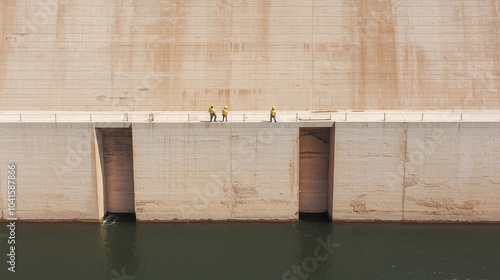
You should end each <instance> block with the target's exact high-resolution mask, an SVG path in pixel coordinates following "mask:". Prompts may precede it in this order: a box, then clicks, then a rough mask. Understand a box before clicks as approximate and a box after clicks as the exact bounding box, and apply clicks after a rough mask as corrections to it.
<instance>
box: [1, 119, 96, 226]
mask: <svg viewBox="0 0 500 280" xmlns="http://www.w3.org/2000/svg"><path fill="white" fill-rule="evenodd" d="M94 148H95V146H94V129H93V124H92V123H66V124H64V123H21V124H20V123H16V124H14V123H11V124H6V123H0V172H1V173H0V178H1V180H0V189H1V192H0V206H1V207H0V208H1V217H2V219H7V218H11V216H10V215H9V213H8V207H7V204H8V201H7V175H8V174H7V170H8V169H7V166H8V165H10V164H15V165H16V197H15V203H16V207H15V210H16V211H15V215H14V218H18V219H21V220H89V221H98V220H99V218H100V217H99V216H98V206H97V203H98V202H97V201H98V200H97V187H96V172H95V168H96V165H95V154H94Z"/></svg>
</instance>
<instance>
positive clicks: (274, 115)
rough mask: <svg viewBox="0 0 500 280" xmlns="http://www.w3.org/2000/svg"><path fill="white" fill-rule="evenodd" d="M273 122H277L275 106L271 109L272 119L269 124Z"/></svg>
mask: <svg viewBox="0 0 500 280" xmlns="http://www.w3.org/2000/svg"><path fill="white" fill-rule="evenodd" d="M273 120H274V122H276V110H275V107H274V106H273V108H272V109H271V119H270V120H269V122H272V121H273Z"/></svg>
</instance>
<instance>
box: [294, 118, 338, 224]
mask: <svg viewBox="0 0 500 280" xmlns="http://www.w3.org/2000/svg"><path fill="white" fill-rule="evenodd" d="M333 133H334V128H333V127H311V128H309V127H302V128H300V133H299V135H300V137H299V154H300V155H299V170H300V171H299V213H300V215H307V214H311V213H317V214H319V213H329V214H331V213H330V211H329V209H331V199H329V197H330V196H331V193H332V186H333V184H332V180H333V155H332V153H331V152H330V149H331V148H330V147H331V146H332V145H331V144H332V141H333V140H334V138H335V137H334V135H333ZM332 152H333V151H332ZM330 216H331V215H330Z"/></svg>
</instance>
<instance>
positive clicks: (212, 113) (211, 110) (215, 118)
mask: <svg viewBox="0 0 500 280" xmlns="http://www.w3.org/2000/svg"><path fill="white" fill-rule="evenodd" d="M208 112H209V113H210V122H212V119H214V122H216V121H217V115H216V114H215V108H214V104H212V105H210V109H208Z"/></svg>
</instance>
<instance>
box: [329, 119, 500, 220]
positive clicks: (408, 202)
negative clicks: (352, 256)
mask: <svg viewBox="0 0 500 280" xmlns="http://www.w3.org/2000/svg"><path fill="white" fill-rule="evenodd" d="M334 158H335V159H334V160H335V163H334V165H335V167H334V177H333V178H334V182H333V206H332V212H333V214H332V218H333V219H334V220H351V221H353V220H368V221H373V220H399V221H421V222H433V221H444V222H453V221H466V222H498V221H500V175H499V170H500V169H499V166H500V124H499V123H336V124H335V157H334Z"/></svg>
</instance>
